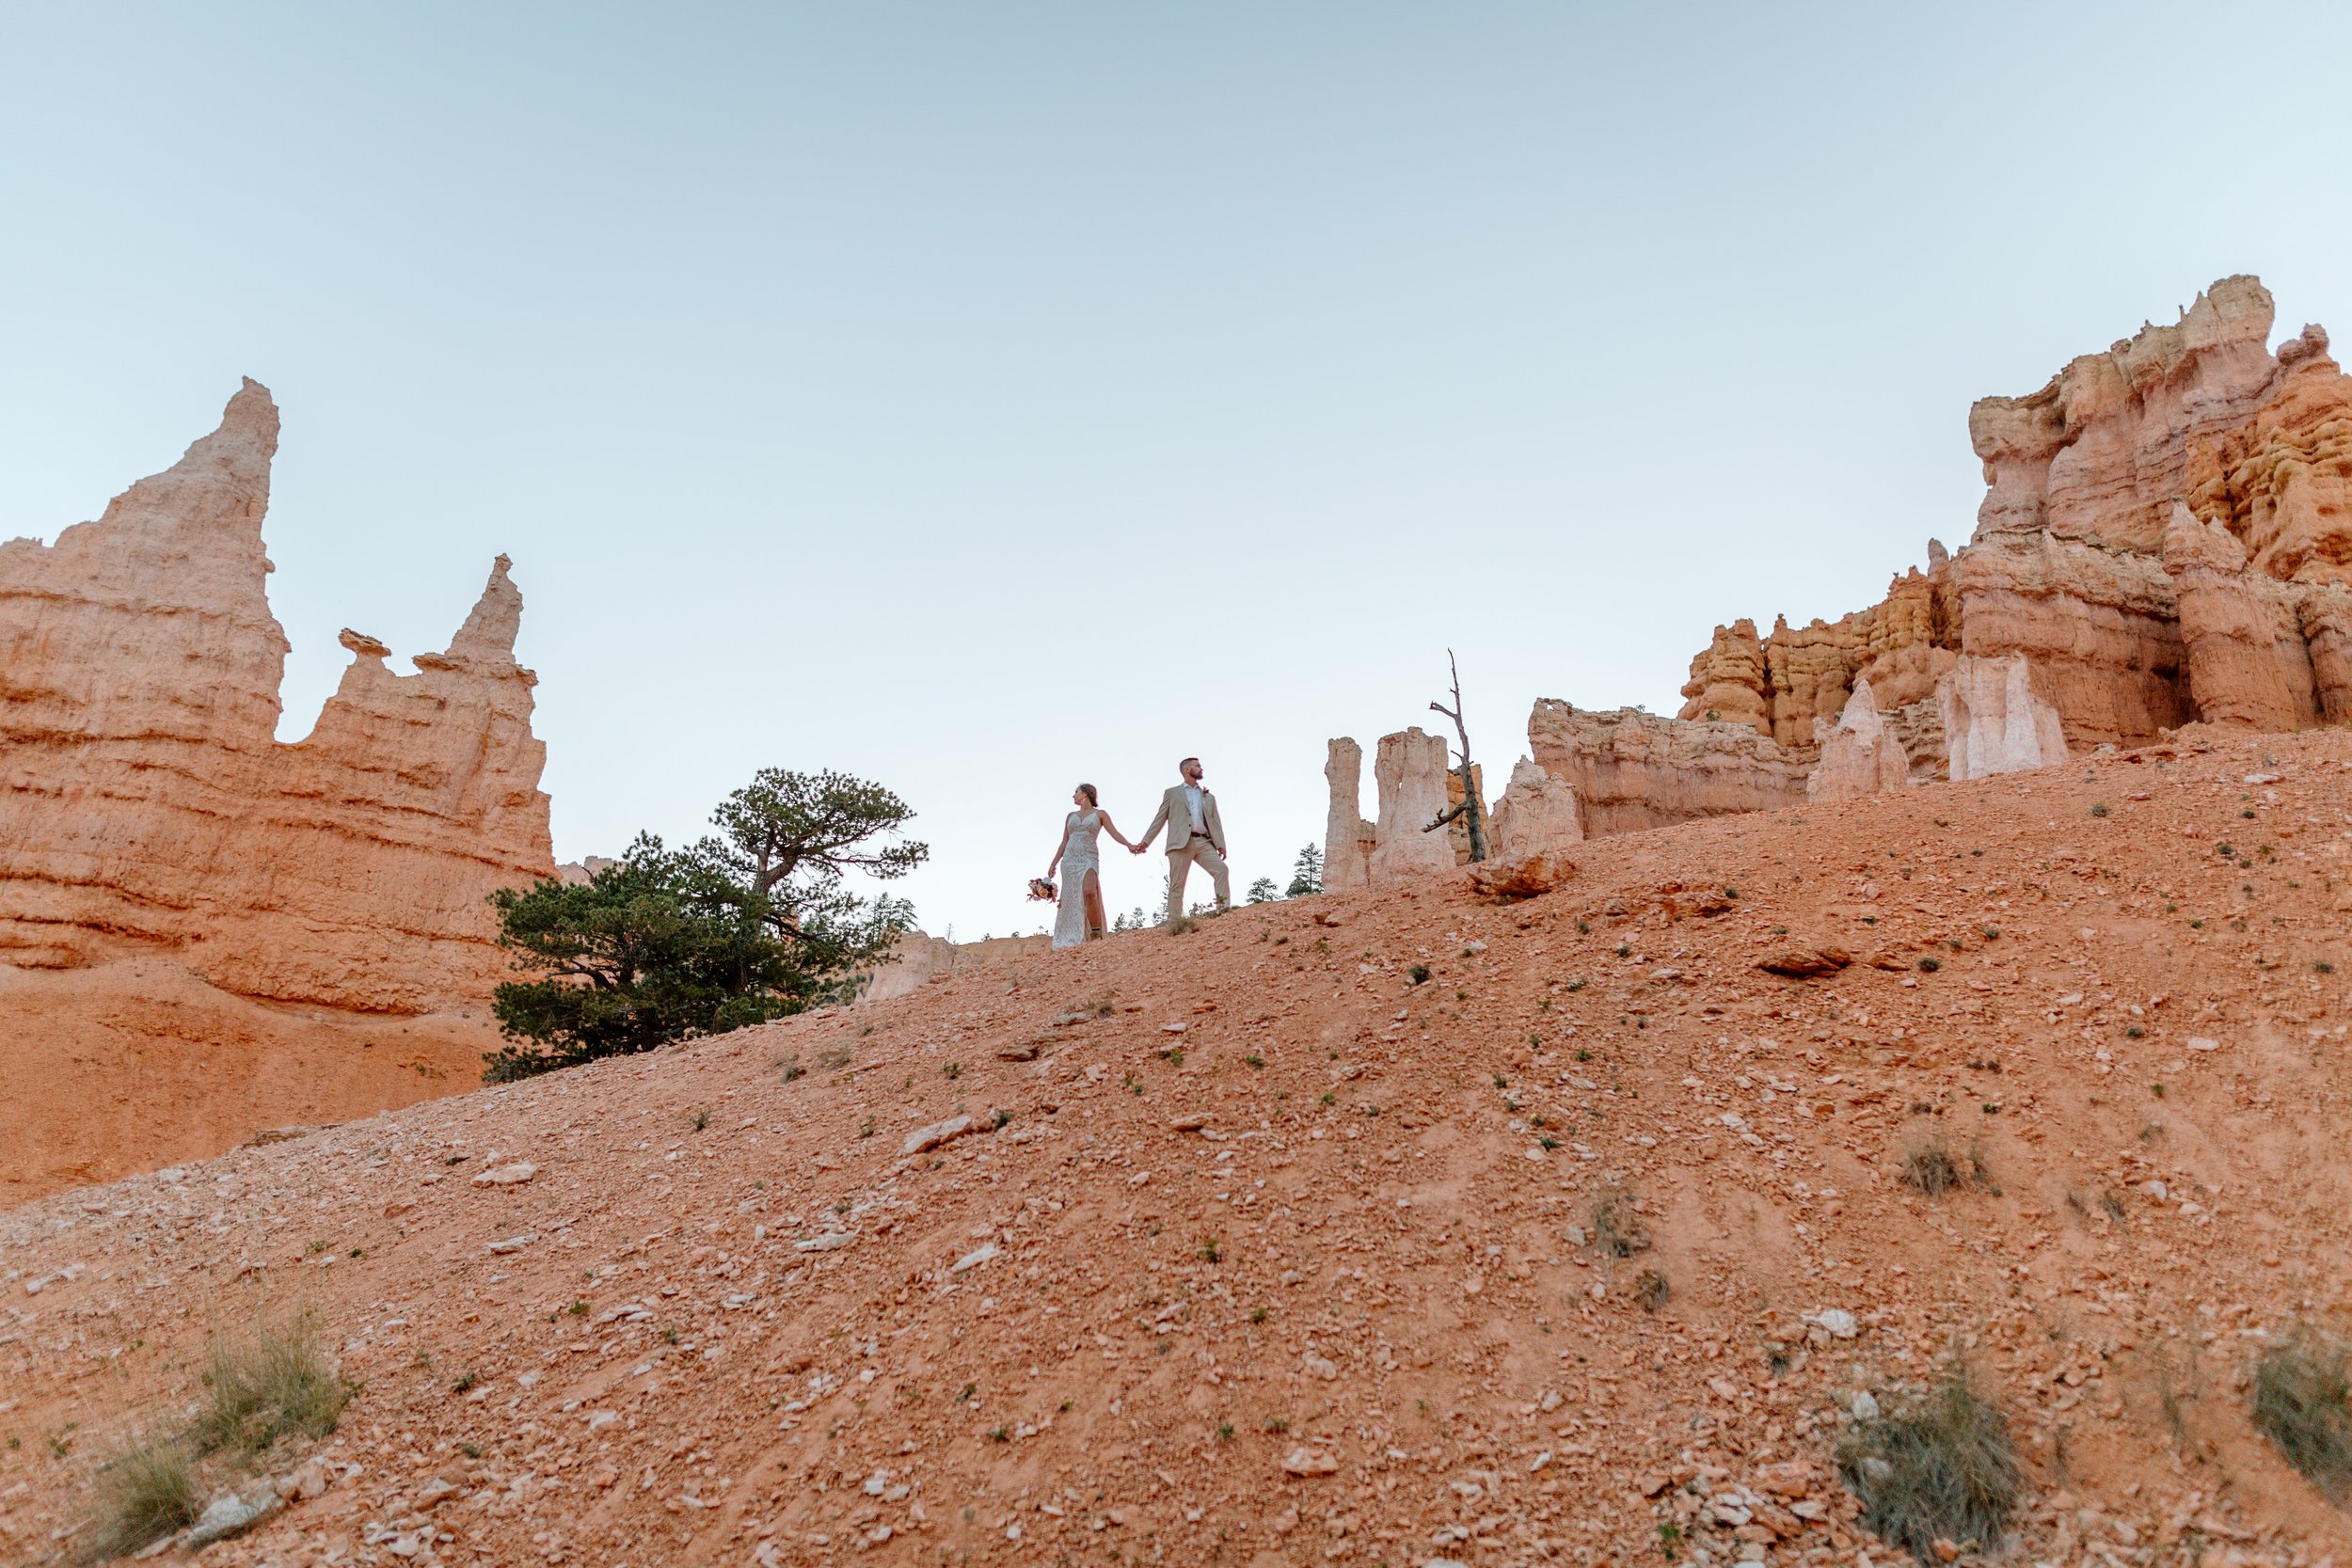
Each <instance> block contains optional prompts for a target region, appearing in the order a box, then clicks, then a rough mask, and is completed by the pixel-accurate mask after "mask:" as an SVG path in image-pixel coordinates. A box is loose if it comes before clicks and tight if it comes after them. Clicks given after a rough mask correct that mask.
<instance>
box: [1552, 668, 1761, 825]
mask: <svg viewBox="0 0 2352 1568" xmlns="http://www.w3.org/2000/svg"><path fill="white" fill-rule="evenodd" d="M1527 742H1528V747H1529V749H1530V750H1531V751H1532V752H1534V756H1535V761H1536V762H1538V763H1539V764H1541V765H1542V766H1543V768H1545V770H1546V771H1548V772H1549V773H1551V774H1553V775H1555V776H1556V777H1558V778H1561V779H1564V780H1565V781H1566V782H1567V784H1568V786H1569V788H1570V789H1571V790H1572V791H1573V792H1574V795H1575V797H1576V800H1577V801H1578V803H1579V806H1580V808H1581V813H1580V815H1581V821H1582V825H1583V831H1584V832H1585V834H1586V835H1587V836H1589V837H1593V838H1599V837H1602V836H1604V835H1606V834H1609V833H1622V832H1636V831H1638V830H1641V829H1644V828H1659V827H1663V826H1665V825H1666V824H1668V823H1670V822H1687V821H1690V820H1691V819H1692V818H1693V817H1700V816H1722V815H1724V814H1725V813H1729V812H1741V811H1770V810H1772V809H1774V808H1776V807H1779V806H1788V805H1795V804H1797V803H1799V802H1800V801H1802V800H1804V775H1805V768H1804V762H1803V760H1802V759H1800V758H1797V757H1794V756H1792V755H1790V753H1789V752H1788V750H1787V749H1786V748H1784V747H1782V746H1781V745H1780V744H1779V743H1778V742H1776V741H1774V740H1773V739H1772V737H1771V736H1766V735H1759V734H1757V733H1756V731H1755V730H1754V729H1752V728H1750V727H1749V726H1748V725H1746V724H1739V723H1728V722H1721V721H1718V722H1712V723H1710V722H1708V721H1695V722H1692V721H1684V720H1678V719H1661V718H1660V717H1658V716H1657V715H1655V714H1648V713H1644V712H1642V711H1640V710H1639V709H1636V708H1619V709H1618V710H1616V711H1615V712H1613V713H1594V712H1589V711H1586V710H1583V709H1580V708H1578V707H1576V706H1574V705H1570V704H1568V703H1565V702H1561V701H1559V700H1558V699H1557V698H1550V697H1546V698H1542V699H1539V700H1538V701H1537V702H1536V704H1535V707H1534V712H1532V713H1531V714H1530V715H1529V716H1528V721H1527Z"/></svg>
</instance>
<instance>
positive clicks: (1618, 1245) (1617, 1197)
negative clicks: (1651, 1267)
mask: <svg viewBox="0 0 2352 1568" xmlns="http://www.w3.org/2000/svg"><path fill="white" fill-rule="evenodd" d="M1593 1244H1594V1245H1595V1246H1597V1247H1598V1248H1600V1250H1601V1251H1602V1252H1603V1253H1604V1254H1606V1255H1607V1256H1609V1257H1611V1258H1630V1257H1632V1256H1633V1255H1634V1254H1635V1253H1637V1252H1647V1251H1648V1250H1649V1246H1650V1242H1649V1232H1648V1231H1646V1230H1645V1229H1643V1228H1642V1222H1641V1221H1640V1220H1638V1219H1636V1218H1634V1202H1633V1195H1632V1194H1631V1193H1629V1192H1627V1191H1626V1190H1625V1189H1624V1188H1623V1187H1603V1188H1602V1189H1601V1190H1600V1191H1599V1192H1598V1193H1597V1194H1595V1195H1594V1196H1593Z"/></svg>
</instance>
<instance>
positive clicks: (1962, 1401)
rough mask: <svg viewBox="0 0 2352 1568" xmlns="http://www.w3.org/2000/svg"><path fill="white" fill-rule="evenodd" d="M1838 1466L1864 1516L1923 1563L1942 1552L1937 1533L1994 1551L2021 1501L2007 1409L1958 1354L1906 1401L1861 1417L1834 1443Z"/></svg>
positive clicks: (1972, 1547)
mask: <svg viewBox="0 0 2352 1568" xmlns="http://www.w3.org/2000/svg"><path fill="white" fill-rule="evenodd" d="M1837 1468H1838V1471H1839V1473H1840V1474H1841V1475H1843V1476H1844V1478H1845V1481H1846V1485H1847V1487H1848V1488H1849V1489H1850V1490H1851V1492H1852V1493H1853V1495H1854V1497H1856V1498H1857V1499H1858V1500H1859V1501H1860V1502H1861V1504H1862V1522H1863V1523H1864V1524H1865V1525H1867V1526H1868V1527H1869V1528H1871V1529H1873V1530H1875V1531H1877V1532H1878V1534H1879V1535H1880V1536H1881V1537H1883V1539H1885V1540H1887V1541H1891V1542H1893V1543H1895V1544H1897V1545H1899V1546H1903V1547H1906V1548H1908V1549H1909V1550H1910V1552H1911V1554H1912V1555H1913V1556H1914V1557H1915V1558H1917V1559H1918V1560H1920V1561H1921V1562H1937V1561H1939V1560H1940V1559H1939V1556H1938V1554H1937V1552H1936V1549H1935V1544H1936V1542H1937V1541H1939V1540H1941V1541H1946V1542H1950V1543H1957V1544H1959V1545H1960V1547H1961V1548H1962V1550H1963V1551H1968V1550H1974V1551H1979V1552H1984V1553H1990V1552H1992V1551H1993V1550H1994V1549H1995V1548H1996V1547H1998V1546H1999V1544H2000V1543H2001V1538H2002V1536H2003V1535H2004V1534H2005V1533H2007V1530H2008V1528H2009V1520H2010V1515H2011V1514H2012V1513H2014V1512H2015V1511H2016V1507H2017V1486H2018V1475H2017V1450H2016V1447H2015V1445H2014V1444H2012V1443H2011V1442H2010V1435H2009V1418H2008V1417H2006V1416H2004V1415H2003V1414H2002V1413H2001V1407H2000V1406H1999V1405H1997V1404H1995V1403H1994V1402H1992V1401H1991V1400H1989V1399H1986V1398H1985V1397H1984V1396H1983V1395H1982V1394H1979V1392H1977V1389H1976V1386H1975V1384H1974V1383H1973V1382H1972V1381H1971V1379H1970V1377H1969V1375H1968V1369H1967V1367H1966V1366H1965V1365H1964V1364H1961V1363H1954V1365H1953V1366H1952V1368H1951V1370H1949V1371H1947V1372H1946V1373H1945V1374H1944V1376H1943V1377H1941V1378H1940V1379H1938V1380H1937V1382H1936V1383H1935V1385H1934V1386H1932V1387H1931V1388H1930V1389H1929V1390H1928V1391H1927V1392H1926V1393H1925V1394H1924V1395H1922V1396H1921V1397H1920V1398H1919V1399H1918V1400H1917V1401H1916V1402H1914V1403H1913V1404H1911V1405H1909V1406H1908V1407H1906V1408H1904V1409H1901V1410H1897V1411H1893V1412H1891V1413H1889V1414H1887V1415H1883V1416H1881V1417H1879V1418H1876V1419H1874V1420H1869V1421H1863V1422H1859V1423H1857V1424H1856V1425H1855V1426H1854V1428H1853V1430H1852V1431H1851V1433H1848V1434H1847V1436H1846V1438H1845V1440H1844V1441H1843V1442H1841V1443H1840V1444H1839V1445H1838V1446H1837Z"/></svg>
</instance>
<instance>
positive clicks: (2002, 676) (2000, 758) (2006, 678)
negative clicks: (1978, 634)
mask: <svg viewBox="0 0 2352 1568" xmlns="http://www.w3.org/2000/svg"><path fill="white" fill-rule="evenodd" d="M1935 698H1936V702H1937V705H1939V706H1940V707H1941V708H1942V710H1943V716H1944V744H1945V748H1946V751H1947V754H1948V755H1949V758H1950V763H1951V776H1952V782H1953V783H1954V784H1959V783H1960V782H1962V781H1963V780H1964V779H1979V778H1983V777H1985V776H1987V775H1988V774H1993V773H2016V772H2021V771H2023V770H2025V769H2026V768H2044V767H2047V766H2048V765H2049V764H2051V763H2054V762H2062V761H2064V760H2065V758H2066V732H2065V730H2064V728H2063V727H2062V726H2061V725H2060V724H2059V722H2058V707H2057V705H2055V704H2053V703H2052V702H2051V701H2050V699H2049V698H2048V697H2047V696H2046V695H2045V694H2043V692H2042V690H2040V689H2039V686H2038V681H2037V677H2036V675H2035V673H2034V669H2033V666H2032V665H2031V664H2030V663H2028V662H2027V661H2026V656H2025V655H2023V654H2011V655H2010V656H2009V657H2007V658H1979V657H1975V656H1973V655H1966V654H1963V656H1961V657H1960V659H1959V661H1958V662H1956V663H1955V664H1953V666H1952V667H1951V669H1950V670H1948V671H1947V672H1945V674H1944V678H1943V679H1942V680H1941V681H1939V682H1937V683H1936V688H1935Z"/></svg>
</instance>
